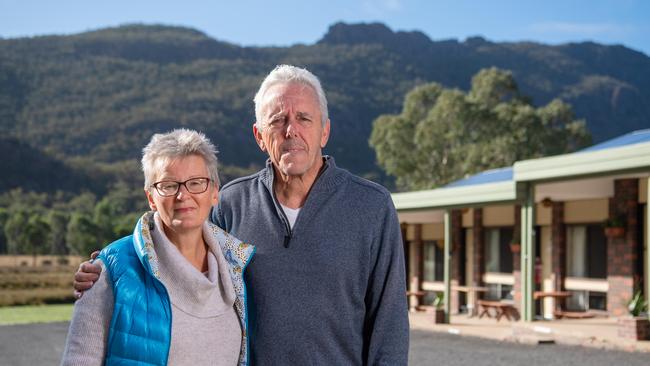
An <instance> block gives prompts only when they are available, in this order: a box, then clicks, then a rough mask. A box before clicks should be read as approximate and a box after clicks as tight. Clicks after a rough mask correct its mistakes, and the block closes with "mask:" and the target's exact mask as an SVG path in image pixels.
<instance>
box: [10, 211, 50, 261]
mask: <svg viewBox="0 0 650 366" xmlns="http://www.w3.org/2000/svg"><path fill="white" fill-rule="evenodd" d="M4 229H5V236H6V237H7V243H8V252H9V253H10V254H31V255H33V256H34V264H36V255H37V254H42V253H43V251H44V249H45V248H46V243H47V239H48V235H49V233H50V225H49V224H48V223H47V221H46V220H45V219H44V218H43V216H42V215H41V214H40V213H38V212H35V211H31V212H30V211H28V210H25V209H18V210H16V211H14V212H13V213H12V214H11V216H10V217H9V219H8V220H7V223H6V224H5V228H4Z"/></svg>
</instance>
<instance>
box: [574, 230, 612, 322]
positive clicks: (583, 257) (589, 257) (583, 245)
mask: <svg viewBox="0 0 650 366" xmlns="http://www.w3.org/2000/svg"><path fill="white" fill-rule="evenodd" d="M566 264H567V276H568V277H582V278H592V279H606V278H607V240H606V239H605V234H604V233H603V228H602V226H601V225H598V224H592V225H571V226H568V227H567V263H566ZM567 308H568V309H570V310H589V309H599V310H605V309H606V308H607V296H606V294H605V293H601V292H591V291H587V290H576V291H571V297H569V298H568V299H567Z"/></svg>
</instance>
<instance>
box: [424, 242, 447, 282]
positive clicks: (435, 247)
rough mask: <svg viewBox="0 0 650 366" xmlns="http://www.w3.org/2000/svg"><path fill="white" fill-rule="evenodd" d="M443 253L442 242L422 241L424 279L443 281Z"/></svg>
mask: <svg viewBox="0 0 650 366" xmlns="http://www.w3.org/2000/svg"><path fill="white" fill-rule="evenodd" d="M444 261H445V253H444V251H443V248H442V242H439V241H425V242H424V276H423V277H424V280H425V281H444V276H445V263H444Z"/></svg>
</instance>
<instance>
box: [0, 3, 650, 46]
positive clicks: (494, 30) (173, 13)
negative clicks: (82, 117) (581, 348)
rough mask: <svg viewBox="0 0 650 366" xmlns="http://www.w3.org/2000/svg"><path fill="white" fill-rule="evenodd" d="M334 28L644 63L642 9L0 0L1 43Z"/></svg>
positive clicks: (301, 39)
mask: <svg viewBox="0 0 650 366" xmlns="http://www.w3.org/2000/svg"><path fill="white" fill-rule="evenodd" d="M338 21H344V22H349V23H357V22H374V21H379V22H382V23H384V24H386V25H388V26H389V27H390V28H392V29H393V30H420V31H422V32H424V33H425V34H427V35H428V36H429V37H430V38H431V39H433V40H440V39H449V38H456V39H459V40H463V39H465V38H466V37H469V36H474V35H481V36H483V37H485V38H487V39H490V40H493V41H520V40H528V41H537V42H542V43H549V44H559V43H565V42H572V41H584V40H592V41H596V42H599V43H604V44H624V45H625V46H628V47H630V48H633V49H635V50H638V51H642V52H644V53H645V54H646V55H650V1H645V0H592V1H589V0H584V1H577V0H546V1H532V0H528V1H527V0H519V1H514V0H490V1H488V0H474V1H469V0H455V1H452V0H446V1H437V0H429V1H426V0H347V1H346V0H328V1H321V0H314V1H309V0H302V1H299V0H275V1H274V0H270V1H253V0H226V1H223V0H183V1H178V0H177V1H166V0H157V1H152V0H129V1H126V0H111V1H98V0H94V1H93V0H59V1H51V0H41V1H36V0H0V37H3V38H14V37H22V36H33V35H43V34H70V33H78V32H82V31H85V30H91V29H97V28H103V27H108V26H117V25H120V24H125V23H146V24H153V23H159V24H171V25H181V26H187V27H191V28H195V29H198V30H200V31H203V32H205V33H207V34H208V35H210V36H211V37H213V38H216V39H219V40H222V41H228V42H231V43H235V44H239V45H246V46H250V45H264V46H267V45H277V46H286V45H291V44H295V43H305V44H311V43H314V42H316V41H317V40H318V39H320V38H321V37H322V36H323V34H324V33H325V32H326V31H327V28H328V26H330V25H331V24H333V23H335V22H338Z"/></svg>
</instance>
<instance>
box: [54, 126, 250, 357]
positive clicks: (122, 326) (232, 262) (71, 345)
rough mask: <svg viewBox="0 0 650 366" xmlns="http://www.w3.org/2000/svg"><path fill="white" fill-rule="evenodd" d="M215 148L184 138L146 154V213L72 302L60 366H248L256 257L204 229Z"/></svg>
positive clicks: (190, 135)
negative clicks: (248, 280)
mask: <svg viewBox="0 0 650 366" xmlns="http://www.w3.org/2000/svg"><path fill="white" fill-rule="evenodd" d="M215 154H216V150H215V148H214V146H213V145H212V144H211V143H210V141H209V140H208V139H207V138H206V137H205V136H204V135H203V134H200V133H198V132H195V131H190V130H185V129H181V130H174V131H172V132H170V133H167V134H156V135H154V136H153V137H152V138H151V141H150V142H149V144H148V145H147V146H146V147H145V148H144V150H143V156H142V170H143V171H144V179H145V185H144V190H145V194H146V196H147V199H148V201H149V207H151V209H152V212H148V213H145V214H144V215H143V216H142V217H141V218H140V220H139V221H138V222H137V224H136V226H135V230H134V232H133V235H130V236H127V237H124V238H122V239H119V240H117V241H115V242H114V243H112V244H110V245H109V246H108V247H106V248H105V249H104V250H102V251H101V252H100V254H99V256H98V257H97V260H98V261H100V262H101V265H102V267H103V268H102V269H103V271H102V276H100V278H99V280H98V281H97V283H96V284H95V285H94V286H93V287H92V289H90V290H88V291H87V293H86V294H85V295H84V296H83V297H82V298H81V299H79V300H78V301H77V302H76V303H75V307H74V313H73V317H72V322H71V324H70V330H69V332H68V339H67V341H66V348H65V351H64V355H63V361H62V364H63V365H102V364H107V365H110V364H128V365H131V364H147V365H166V364H170V365H179V364H183V365H236V364H240V365H246V364H247V363H248V355H247V346H248V345H247V329H246V326H247V319H246V318H247V313H246V307H245V304H246V300H245V285H244V282H243V271H244V269H245V267H246V265H247V264H248V262H249V261H250V259H251V257H252V255H253V254H254V251H255V250H254V247H252V246H250V245H247V244H244V243H242V242H241V241H239V240H237V239H236V238H234V237H232V236H230V235H228V234H227V233H225V232H224V231H223V230H221V229H220V228H218V227H217V226H214V225H212V224H210V223H209V222H208V221H207V218H208V215H209V213H210V209H211V207H212V206H213V205H214V204H216V203H217V200H218V186H219V181H218V174H217V159H216V155H215Z"/></svg>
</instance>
